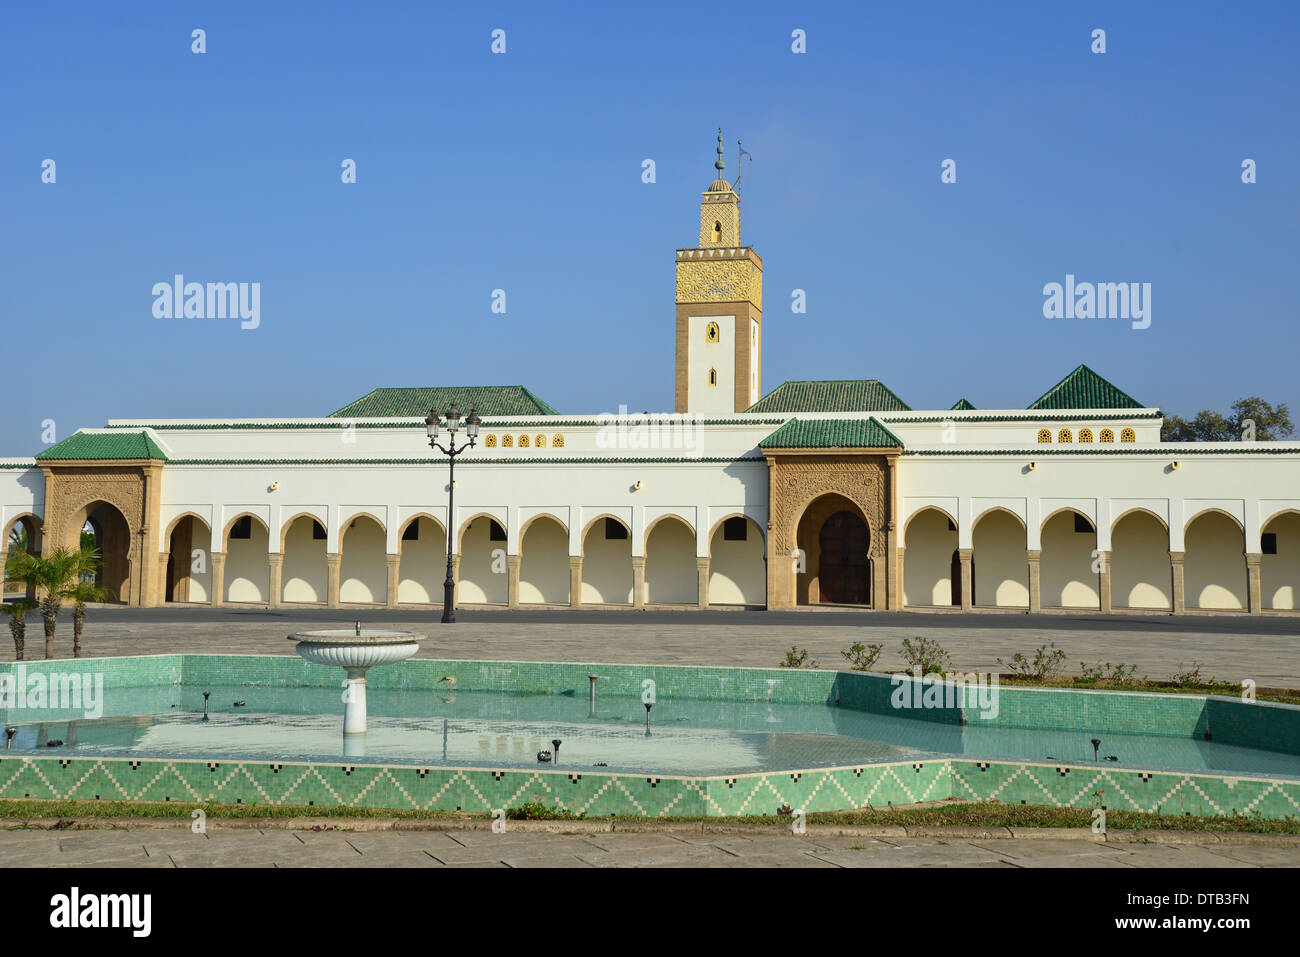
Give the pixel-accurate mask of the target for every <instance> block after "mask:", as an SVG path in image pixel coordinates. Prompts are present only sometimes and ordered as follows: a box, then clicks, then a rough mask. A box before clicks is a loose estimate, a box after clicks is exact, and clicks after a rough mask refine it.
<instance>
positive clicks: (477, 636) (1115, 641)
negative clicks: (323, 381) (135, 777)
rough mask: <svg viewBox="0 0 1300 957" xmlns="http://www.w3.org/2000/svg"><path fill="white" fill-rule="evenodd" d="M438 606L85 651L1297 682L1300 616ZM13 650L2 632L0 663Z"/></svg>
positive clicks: (134, 635)
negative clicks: (394, 649)
mask: <svg viewBox="0 0 1300 957" xmlns="http://www.w3.org/2000/svg"><path fill="white" fill-rule="evenodd" d="M438 614H439V612H438V611H435V610H412V611H406V610H403V611H397V612H394V611H388V610H385V609H371V608H366V609H347V608H337V609H323V608H321V609H316V608H302V609H278V610H263V609H252V608H229V609H208V608H199V607H195V608H192V609H184V608H174V607H173V608H165V609H130V608H99V609H92V610H91V612H90V613H89V616H88V621H87V625H86V634H85V649H86V654H87V655H131V654H162V653H172V652H190V653H206V654H221V653H227V654H275V655H285V654H292V653H293V649H292V645H290V643H289V642H288V641H287V640H286V636H287V635H288V634H289V633H290V632H292V631H298V630H302V629H312V628H326V627H338V626H339V625H340V623H346V624H351V623H352V622H353V621H354V620H357V619H360V620H361V621H362V622H364V623H365V625H366V626H367V627H388V628H402V629H407V630H412V631H416V632H418V633H421V634H424V635H426V636H428V638H429V639H431V640H429V641H426V642H425V643H424V646H423V647H422V649H421V652H420V655H421V656H422V657H434V658H466V659H498V660H525V661H530V660H531V661H599V662H609V663H639V664H711V665H741V666H751V667H769V668H771V667H776V665H777V664H779V663H780V661H781V660H782V659H783V658H784V656H785V652H786V650H787V649H788V648H789V647H790V646H791V645H792V644H796V645H798V646H799V647H800V648H807V649H808V653H809V655H810V656H811V657H812V658H813V659H815V660H816V661H817V662H818V663H819V664H820V665H821V667H823V668H836V667H840V666H843V665H844V660H843V659H842V658H841V657H840V651H841V650H842V649H845V648H847V647H848V646H849V645H851V644H853V643H854V642H855V641H860V642H862V643H863V644H868V645H869V644H873V643H880V644H883V645H884V650H883V652H882V654H881V656H880V658H879V660H878V661H877V662H876V665H875V668H876V670H883V671H894V670H897V669H901V668H903V667H904V664H903V661H902V659H901V658H900V657H899V644H900V642H901V641H902V639H903V638H908V637H914V636H916V635H924V636H927V637H930V638H934V639H936V640H938V641H939V642H940V643H941V644H942V645H943V646H944V647H945V648H946V649H947V650H948V652H949V653H950V654H951V655H952V658H953V661H954V663H955V664H956V665H957V666H958V667H959V668H962V669H965V670H977V671H995V670H1001V671H1005V670H1006V669H1004V668H1001V667H1000V666H999V665H998V662H997V659H998V658H1002V659H1004V660H1009V659H1010V658H1011V656H1012V655H1014V654H1015V653H1016V652H1021V653H1022V654H1024V655H1026V656H1027V657H1032V656H1033V652H1034V649H1036V648H1037V647H1038V646H1039V645H1041V644H1045V643H1047V642H1049V641H1050V642H1055V644H1056V646H1057V647H1058V648H1061V649H1063V650H1064V651H1065V653H1066V660H1065V668H1064V672H1065V673H1067V674H1077V673H1078V672H1079V665H1080V662H1087V663H1088V664H1089V665H1096V664H1098V663H1099V662H1111V663H1113V664H1119V663H1124V664H1133V665H1136V666H1137V676H1138V677H1139V678H1140V677H1144V676H1145V677H1150V678H1153V679H1167V678H1169V677H1170V676H1172V675H1173V674H1174V673H1175V672H1179V671H1186V670H1190V669H1191V668H1192V663H1193V661H1196V662H1199V666H1200V669H1201V672H1202V674H1203V675H1205V677H1207V678H1209V677H1216V678H1219V679H1221V680H1228V681H1233V682H1239V681H1240V680H1241V679H1243V678H1253V679H1254V680H1255V681H1256V683H1257V684H1258V685H1259V686H1260V687H1284V688H1300V618H1281V617H1263V618H1250V617H1246V616H1220V617H1208V616H1206V617H1196V616H1188V617H1180V618H1173V617H1170V616H1127V617H1126V616H1117V617H1109V618H1102V617H1098V616H1092V617H1088V616H1064V615H1035V616H1032V617H1031V616H1027V615H997V614H974V615H951V614H917V613H842V612H838V613H837V612H815V611H814V612H739V611H734V612H728V611H705V612H698V611H679V612H671V611H651V612H633V611H627V612H620V611H594V610H593V611H566V610H555V611H521V612H507V611H485V610H461V611H460V612H458V618H459V620H458V622H457V623H456V624H454V625H441V624H439V623H438ZM71 632H72V628H71V622H70V620H69V621H67V622H66V623H65V622H64V621H62V620H61V621H60V623H59V632H58V639H57V644H56V646H55V647H56V651H55V653H56V655H58V656H60V657H67V656H70V655H71V653H72V633H71ZM27 636H28V637H27V648H28V657H41V656H42V655H43V654H44V643H43V639H42V632H41V626H40V619H39V617H37V618H35V619H34V621H32V622H29V624H28V628H27ZM12 658H13V646H12V643H11V642H9V641H8V640H7V635H4V634H0V660H12Z"/></svg>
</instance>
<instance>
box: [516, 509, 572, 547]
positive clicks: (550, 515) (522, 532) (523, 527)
mask: <svg viewBox="0 0 1300 957" xmlns="http://www.w3.org/2000/svg"><path fill="white" fill-rule="evenodd" d="M543 518H546V519H550V520H551V521H552V522H555V523H556V524H557V525H559V526H560V528H562V529H564V534H565V535H566V536H567V535H568V534H569V523H568V522H566V521H565V520H564V519H562V518H560V516H558V515H556V514H555V513H554V512H538V513H537V514H536V515H534V516H532V517H531V518H529V519H528V520H527V521H526V522H524V523H523V524H522V525H520V526H519V541H520V543H522V542H523V540H524V536H525V535H527V534H528V529H529V527H530V526H531V525H532V524H533V523H534V522H536V521H537V520H538V519H543ZM521 551H522V549H521ZM565 554H566V555H567V554H568V550H567V547H566V550H565Z"/></svg>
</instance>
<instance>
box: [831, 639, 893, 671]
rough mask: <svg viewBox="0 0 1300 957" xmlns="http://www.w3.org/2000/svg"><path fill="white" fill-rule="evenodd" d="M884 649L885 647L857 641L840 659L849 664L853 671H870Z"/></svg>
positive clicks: (841, 654)
mask: <svg viewBox="0 0 1300 957" xmlns="http://www.w3.org/2000/svg"><path fill="white" fill-rule="evenodd" d="M884 647H885V646H884V645H864V644H863V643H862V642H860V641H855V642H854V643H853V644H851V645H849V646H848V647H847V648H845V649H844V650H843V651H841V652H840V657H841V658H843V659H844V660H845V661H847V662H848V663H849V667H850V668H851V669H852V670H853V671H870V670H871V666H872V665H874V664H875V663H876V659H877V658H879V657H880V651H881V649H882V648H884Z"/></svg>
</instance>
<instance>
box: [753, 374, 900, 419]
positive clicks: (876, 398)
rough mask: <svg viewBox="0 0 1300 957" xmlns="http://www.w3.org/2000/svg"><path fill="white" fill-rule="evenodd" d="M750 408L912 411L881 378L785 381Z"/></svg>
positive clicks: (789, 410)
mask: <svg viewBox="0 0 1300 957" xmlns="http://www.w3.org/2000/svg"><path fill="white" fill-rule="evenodd" d="M746 411H747V412H786V413H791V412H910V411H911V407H910V406H909V405H908V404H907V403H906V402H904V401H903V400H902V399H900V398H899V397H898V396H896V395H894V393H893V392H891V391H890V390H889V387H888V386H886V385H885V384H884V383H883V382H881V381H880V380H879V379H830V380H826V381H792V382H783V383H781V384H780V385H779V386H777V387H776V388H775V389H773V390H772V391H771V392H769V393H768V394H767V395H765V396H763V398H761V399H759V400H758V401H757V402H755V403H754V404H753V405H751V406H750V407H749V408H748V409H746Z"/></svg>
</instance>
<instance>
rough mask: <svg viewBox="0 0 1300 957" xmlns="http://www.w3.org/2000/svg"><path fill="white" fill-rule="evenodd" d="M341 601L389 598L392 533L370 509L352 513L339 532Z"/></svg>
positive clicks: (371, 602) (379, 601)
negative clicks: (389, 550)
mask: <svg viewBox="0 0 1300 957" xmlns="http://www.w3.org/2000/svg"><path fill="white" fill-rule="evenodd" d="M339 601H340V602H346V603H349V604H369V605H374V604H381V605H382V604H385V603H387V601H388V533H387V531H386V530H385V529H384V523H383V522H381V521H379V519H377V518H375V516H374V515H372V514H370V513H369V512H357V513H355V514H354V515H352V516H350V517H349V518H348V519H347V520H345V522H344V523H343V529H342V531H341V532H340V533H339Z"/></svg>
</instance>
